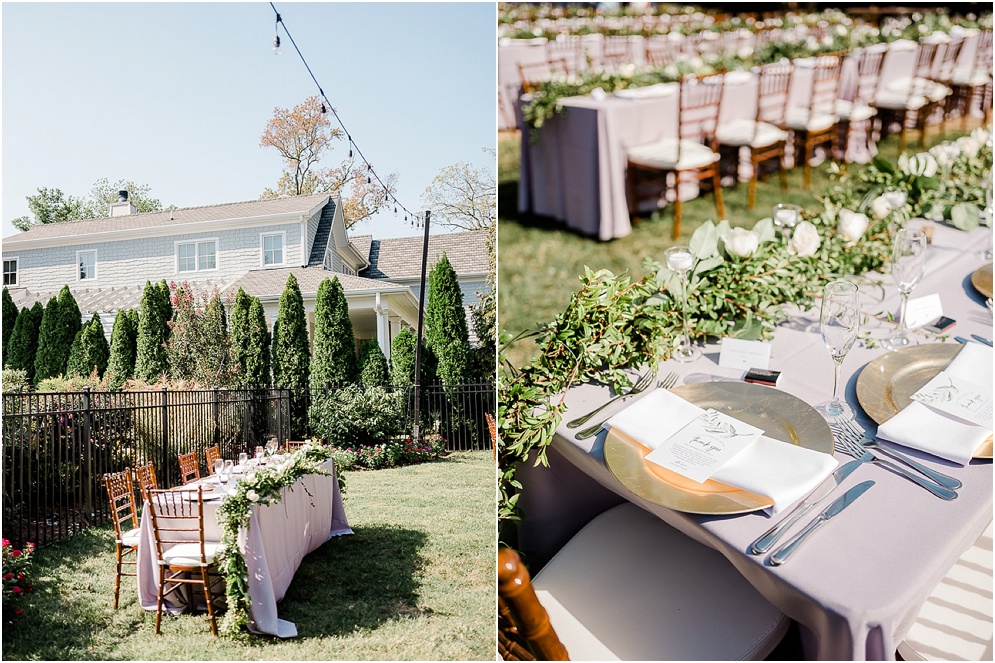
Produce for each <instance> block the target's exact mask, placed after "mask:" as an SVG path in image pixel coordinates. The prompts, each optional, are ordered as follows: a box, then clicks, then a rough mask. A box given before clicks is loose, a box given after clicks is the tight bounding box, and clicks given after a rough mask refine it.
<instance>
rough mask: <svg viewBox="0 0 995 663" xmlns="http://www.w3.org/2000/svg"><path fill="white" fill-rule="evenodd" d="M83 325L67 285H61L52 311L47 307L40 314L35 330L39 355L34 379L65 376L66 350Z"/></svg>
mask: <svg viewBox="0 0 995 663" xmlns="http://www.w3.org/2000/svg"><path fill="white" fill-rule="evenodd" d="M50 303H51V302H50ZM82 327H83V322H82V318H81V317H80V312H79V306H78V305H77V304H76V299H75V298H74V297H73V293H72V292H70V290H69V286H67V285H64V286H62V290H60V291H59V298H58V303H57V304H56V305H55V306H54V307H52V308H51V311H50V310H49V307H48V306H46V307H45V315H44V316H43V317H42V321H41V329H40V330H39V331H38V354H37V355H35V380H36V381H39V380H44V379H46V378H52V377H55V376H57V375H65V373H66V365H67V364H68V363H69V351H70V349H71V348H72V345H73V341H74V340H75V339H76V334H77V332H79V330H80V329H82Z"/></svg>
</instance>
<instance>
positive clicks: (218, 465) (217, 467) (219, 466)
mask: <svg viewBox="0 0 995 663" xmlns="http://www.w3.org/2000/svg"><path fill="white" fill-rule="evenodd" d="M224 468H225V461H223V460H221V459H220V458H216V459H215V460H214V467H213V470H214V476H216V477H220V476H221V471H222V470H223V469H224Z"/></svg>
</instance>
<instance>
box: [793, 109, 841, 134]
mask: <svg viewBox="0 0 995 663" xmlns="http://www.w3.org/2000/svg"><path fill="white" fill-rule="evenodd" d="M836 122H837V118H836V116H835V115H831V114H829V113H823V112H819V111H809V109H807V108H797V107H796V108H789V109H788V111H787V112H786V113H785V114H784V126H786V127H788V128H789V129H794V130H795V131H823V130H825V129H828V128H830V127H831V126H833V125H834V124H836Z"/></svg>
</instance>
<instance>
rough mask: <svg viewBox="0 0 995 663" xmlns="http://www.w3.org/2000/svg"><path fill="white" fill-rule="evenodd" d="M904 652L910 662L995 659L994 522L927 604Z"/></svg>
mask: <svg viewBox="0 0 995 663" xmlns="http://www.w3.org/2000/svg"><path fill="white" fill-rule="evenodd" d="M898 653H900V654H901V655H902V658H904V659H905V660H906V661H924V660H940V661H982V660H989V659H990V658H991V655H992V654H991V653H992V525H991V523H989V524H988V529H986V530H985V533H984V534H982V535H981V538H980V539H978V541H977V543H975V544H974V546H973V547H971V548H970V549H969V550H968V551H967V552H965V553H964V554H963V555H961V557H960V559H958V560H957V562H956V563H955V564H954V566H953V568H951V569H950V572H949V573H947V575H946V576H945V577H944V578H943V580H941V581H940V584H938V585H937V586H936V588H935V589H934V590H933V593H932V594H930V595H929V598H928V599H926V603H925V604H924V605H923V606H922V609H921V610H920V611H919V616H918V618H917V619H916V622H915V624H913V625H912V628H910V629H909V632H908V633H907V634H906V636H905V640H903V641H902V643H901V644H900V645H899V646H898ZM926 656H928V657H929V659H926V658H925V657H926Z"/></svg>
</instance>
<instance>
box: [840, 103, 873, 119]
mask: <svg viewBox="0 0 995 663" xmlns="http://www.w3.org/2000/svg"><path fill="white" fill-rule="evenodd" d="M833 112H835V113H836V115H838V116H839V118H840V119H841V120H849V121H850V122H862V121H864V120H869V119H871V118H872V117H874V116H875V115H877V110H875V109H873V108H871V107H870V106H865V105H863V104H854V103H853V102H852V101H844V100H843V99H840V100H838V101H837V102H836V106H835V108H834V109H833Z"/></svg>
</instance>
